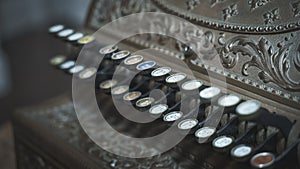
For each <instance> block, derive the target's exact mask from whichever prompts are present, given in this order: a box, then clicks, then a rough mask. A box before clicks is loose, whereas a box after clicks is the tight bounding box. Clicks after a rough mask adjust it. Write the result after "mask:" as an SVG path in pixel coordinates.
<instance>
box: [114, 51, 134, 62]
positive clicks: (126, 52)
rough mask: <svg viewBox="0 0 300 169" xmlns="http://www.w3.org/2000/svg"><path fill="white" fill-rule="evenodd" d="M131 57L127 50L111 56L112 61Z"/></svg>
mask: <svg viewBox="0 0 300 169" xmlns="http://www.w3.org/2000/svg"><path fill="white" fill-rule="evenodd" d="M129 55H130V52H129V51H127V50H122V51H119V52H117V53H114V54H113V55H112V56H111V59H112V60H120V59H124V58H126V57H128V56H129Z"/></svg>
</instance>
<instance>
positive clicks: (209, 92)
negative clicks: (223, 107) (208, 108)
mask: <svg viewBox="0 0 300 169" xmlns="http://www.w3.org/2000/svg"><path fill="white" fill-rule="evenodd" d="M219 94H221V90H220V89H219V88H217V87H208V88H205V89H203V90H202V91H200V93H199V95H200V97H201V98H203V99H207V100H209V99H213V98H214V97H216V96H218V95H219Z"/></svg>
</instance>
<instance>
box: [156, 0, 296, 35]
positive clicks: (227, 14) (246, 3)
mask: <svg viewBox="0 0 300 169" xmlns="http://www.w3.org/2000/svg"><path fill="white" fill-rule="evenodd" d="M154 1H155V2H156V3H157V4H158V6H159V7H161V8H163V9H165V10H166V11H169V12H172V13H174V14H176V15H178V16H182V17H184V18H186V19H187V20H190V21H192V22H195V23H197V24H200V25H203V26H206V27H210V28H214V29H218V30H224V31H231V32H240V33H279V32H284V31H293V30H297V29H299V28H300V22H299V17H298V16H299V8H300V7H299V2H297V1H289V2H287V1H282V0H243V1H241V0H208V1H199V0H184V1H173V0H154Z"/></svg>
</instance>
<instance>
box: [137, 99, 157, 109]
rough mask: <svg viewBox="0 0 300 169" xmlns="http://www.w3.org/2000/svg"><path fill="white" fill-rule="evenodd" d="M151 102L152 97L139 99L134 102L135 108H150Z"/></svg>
mask: <svg viewBox="0 0 300 169" xmlns="http://www.w3.org/2000/svg"><path fill="white" fill-rule="evenodd" d="M153 102H154V99H153V98H152V97H146V98H142V99H139V100H138V101H137V102H136V106H137V107H140V108H144V107H148V106H150V105H151V104H152V103H153Z"/></svg>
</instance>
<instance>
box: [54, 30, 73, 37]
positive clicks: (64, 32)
mask: <svg viewBox="0 0 300 169" xmlns="http://www.w3.org/2000/svg"><path fill="white" fill-rule="evenodd" d="M73 33H74V30H73V29H65V30H62V31H60V32H58V34H57V36H58V37H61V38H65V37H67V36H70V35H72V34H73Z"/></svg>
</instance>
